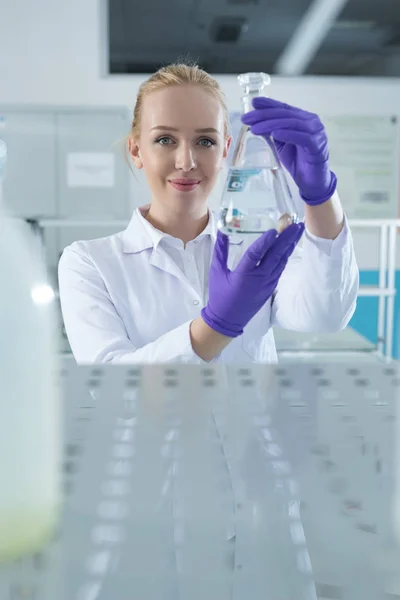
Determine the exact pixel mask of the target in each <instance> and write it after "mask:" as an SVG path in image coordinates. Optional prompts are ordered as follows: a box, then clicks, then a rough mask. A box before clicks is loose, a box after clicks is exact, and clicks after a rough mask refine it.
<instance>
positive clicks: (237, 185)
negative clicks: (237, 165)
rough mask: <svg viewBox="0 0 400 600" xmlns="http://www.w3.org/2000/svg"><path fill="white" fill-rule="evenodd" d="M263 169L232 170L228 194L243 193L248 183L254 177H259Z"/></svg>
mask: <svg viewBox="0 0 400 600" xmlns="http://www.w3.org/2000/svg"><path fill="white" fill-rule="evenodd" d="M260 173H261V169H231V171H230V173H229V179H228V186H227V191H228V192H242V191H243V190H244V189H245V187H246V183H247V181H248V180H249V179H250V178H251V177H253V176H254V175H259V174H260Z"/></svg>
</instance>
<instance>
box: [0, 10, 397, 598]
mask: <svg viewBox="0 0 400 600" xmlns="http://www.w3.org/2000/svg"><path fill="white" fill-rule="evenodd" d="M180 58H183V59H186V58H189V59H191V60H193V61H196V62H197V63H198V64H199V65H200V66H201V67H203V68H204V69H206V70H207V71H208V72H210V73H211V74H212V75H214V76H215V77H216V79H217V80H218V82H219V83H220V84H221V86H222V89H223V91H224V92H225V95H226V98H227V103H228V109H229V116H230V126H231V133H232V135H233V137H234V140H235V139H237V135H238V128H239V124H240V114H241V90H240V87H239V86H238V83H237V75H238V74H239V73H246V72H254V71H260V72H265V73H269V74H270V75H271V85H270V87H269V90H268V92H269V94H270V95H271V96H272V97H273V98H276V99H277V100H280V101H283V102H287V103H289V104H291V105H294V106H298V107H301V108H303V109H305V110H308V111H312V112H315V113H317V114H318V115H319V116H320V118H321V120H322V122H323V123H324V125H325V127H326V130H327V133H328V138H329V144H330V153H331V159H330V163H331V167H332V170H333V171H334V172H335V173H336V174H337V176H338V181H339V187H338V191H339V194H340V197H341V200H342V203H343V206H344V209H345V211H346V214H347V217H348V219H349V223H350V227H351V229H352V233H353V238H354V244H355V252H356V257H357V261H358V265H359V268H360V279H361V286H360V290H359V298H358V304H357V309H356V312H355V314H354V316H353V318H352V319H351V322H350V324H349V326H348V327H347V328H346V329H345V330H344V331H342V332H340V333H337V334H323V335H316V334H299V333H296V332H292V331H284V330H282V329H280V330H278V329H277V330H276V331H275V338H276V343H277V350H278V356H279V362H280V364H279V365H272V366H268V367H264V366H263V365H246V367H245V368H240V366H238V367H235V366H231V365H228V366H226V370H223V369H222V368H221V369H219V368H218V365H216V366H214V365H205V366H204V365H200V366H198V368H196V366H193V365H176V366H174V365H172V366H171V365H166V366H163V365H157V366H155V365H150V366H138V365H136V366H132V365H131V366H129V365H126V366H122V365H119V366H115V365H114V366H111V365H95V366H88V365H87V366H82V367H78V366H76V365H75V364H74V361H73V360H69V359H70V358H71V357H72V355H71V351H70V347H69V344H68V340H67V337H66V334H65V330H64V325H63V321H62V315H61V310H60V305H59V301H58V290H57V288H58V282H57V266H58V261H59V258H60V256H61V254H62V252H63V249H64V248H65V247H66V246H67V245H69V244H71V243H72V242H73V241H74V240H81V239H93V238H97V237H103V236H106V235H111V234H113V233H116V232H118V231H121V230H123V229H124V228H125V227H126V226H127V224H128V222H129V220H130V218H131V215H132V213H133V211H134V209H135V208H136V207H138V206H141V205H144V204H146V203H148V202H149V201H150V196H149V190H148V187H147V185H146V182H145V179H144V175H143V172H142V171H135V170H134V169H132V168H131V167H132V165H130V164H129V162H128V160H127V158H126V153H125V138H126V136H127V135H128V133H129V131H130V126H131V120H132V111H133V107H134V104H135V100H136V95H137V92H138V89H139V86H140V84H141V83H142V82H143V81H144V80H145V79H147V78H148V76H149V75H150V74H151V73H153V72H154V71H155V70H157V69H158V68H159V67H160V66H162V65H165V64H166V63H169V62H173V61H176V60H177V59H180ZM399 123H400V1H397V0H169V1H166V0H146V1H144V2H141V1H140V0H67V1H65V0H35V1H32V0H0V192H1V194H0V205H2V207H3V208H4V207H5V208H6V211H7V213H8V215H9V216H11V217H12V219H11V220H12V221H13V222H14V225H15V228H14V227H11V226H10V225H9V223H8V222H7V226H4V223H5V221H2V220H1V218H2V211H0V257H1V261H2V262H1V269H0V293H1V295H2V296H1V297H2V304H1V306H2V312H1V314H0V330H1V336H0V339H1V341H2V342H3V343H2V345H1V347H0V359H1V360H0V600H55V599H57V600H110V599H112V600H133V598H135V600H136V598H137V599H140V600H161V599H163V600H206V599H208V598H210V600H232V599H233V598H234V599H235V600H245V599H247V598H251V599H252V600H265V599H266V598H268V600H317V598H318V600H382V598H385V599H387V600H389V599H392V600H396V599H397V600H399V598H400V574H399V565H400V525H399V524H400V478H399V474H400V469H399V466H398V465H399V458H400V446H399V441H400V433H399V423H400V419H399V411H400V394H399V389H400V368H399V363H398V359H399V358H400V299H399V294H398V293H397V289H398V288H399V287H400V244H399V239H398V229H399V227H400V215H399V201H400V189H399V171H400V144H399V140H400V125H399ZM233 146H234V144H233V145H232V147H233ZM6 153H7V158H6ZM220 193H221V186H217V188H216V189H215V191H214V192H213V194H212V197H211V198H210V205H211V207H212V208H214V209H218V206H219V202H220ZM28 231H29V232H30V233H29V235H28V233H27V232H28ZM24 239H25V240H26V244H25V242H24ZM28 240H29V244H28ZM35 253H37V254H38V255H40V257H41V259H42V260H41V261H38V260H34V259H33V257H34V254H35ZM31 259H32V260H31ZM39 262H40V265H45V266H46V267H47V272H46V276H45V277H43V276H42V275H43V273H42V271H40V272H39V266H40V265H39ZM45 279H47V283H45ZM38 282H39V283H38ZM48 284H50V285H48ZM316 285H318V282H317V283H316ZM53 293H54V296H55V298H56V300H57V302H56V309H57V316H56V324H57V348H58V351H59V352H58V353H57V352H53V345H52V343H51V342H50V339H52V331H53V328H51V327H50V325H51V322H50V321H51V320H50V319H47V314H46V311H47V309H48V308H49V305H50V304H51V309H52V308H53V302H52V300H53V296H52V294H53ZM49 310H50V309H49ZM49 314H50V313H49ZM53 322H54V321H53ZM388 362H391V363H392V364H390V365H389V364H386V363H388ZM175 367H176V368H175ZM186 367H187V368H186ZM205 367H206V368H205ZM188 400H189V401H188ZM61 430H62V432H61ZM194 465H195V467H194ZM61 513H62V514H61ZM60 514H61V518H59V516H60ZM271 532H272V533H271ZM50 537H51V540H50V541H49V539H50ZM46 544H47V546H46ZM310 557H311V559H310ZM210 586H211V587H210ZM289 588H290V592H289V591H288V590H289ZM210 589H211V590H212V591H211V592H210V591H209V590H210ZM271 590H272V591H271ZM382 590H384V591H385V594H386V595H382V594H381V592H382ZM267 592H268V593H267Z"/></svg>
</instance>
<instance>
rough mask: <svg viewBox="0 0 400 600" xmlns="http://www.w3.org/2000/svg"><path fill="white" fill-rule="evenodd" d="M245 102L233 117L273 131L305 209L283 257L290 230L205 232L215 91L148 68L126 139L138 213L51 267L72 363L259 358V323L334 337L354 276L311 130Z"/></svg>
mask: <svg viewBox="0 0 400 600" xmlns="http://www.w3.org/2000/svg"><path fill="white" fill-rule="evenodd" d="M253 105H254V109H255V110H253V111H251V112H249V113H247V114H246V115H244V116H243V121H244V122H245V123H247V124H249V125H250V126H251V128H252V131H253V133H255V134H259V135H270V134H273V136H274V138H275V140H276V143H277V147H278V151H279V154H280V157H281V160H282V162H283V164H284V166H285V167H286V169H287V170H288V171H289V173H290V174H291V176H292V177H293V179H294V181H295V183H296V185H297V186H298V188H299V192H300V196H301V198H302V199H303V201H304V203H305V223H306V230H305V233H304V235H303V242H302V246H303V247H302V248H299V247H296V250H295V246H296V244H297V242H298V241H299V239H300V237H301V235H302V234H303V230H304V226H303V225H300V224H299V225H291V226H290V227H288V228H287V229H286V230H285V231H284V232H283V233H281V234H280V235H277V232H276V231H274V230H271V231H268V232H266V233H264V234H263V235H262V236H261V237H259V238H258V239H257V240H256V241H255V242H254V243H252V244H251V245H250V242H249V240H248V238H245V239H244V240H243V239H240V240H239V239H237V238H235V237H232V238H228V237H226V236H225V235H223V234H221V233H220V232H217V226H216V219H215V216H214V215H213V213H212V212H211V211H209V209H208V206H207V199H208V197H209V195H210V192H211V190H212V188H213V186H214V184H215V183H216V180H217V177H218V174H219V172H220V170H221V168H222V167H223V164H224V159H225V158H226V156H227V153H228V149H229V145H230V143H231V139H230V137H229V135H228V115H227V108H226V104H225V100H224V97H223V94H222V92H221V90H220V88H219V86H218V84H217V82H216V81H215V80H214V79H213V78H212V77H210V76H209V75H208V74H207V73H205V72H204V71H202V70H201V69H199V68H198V67H195V66H188V65H184V64H177V65H170V66H167V67H164V68H162V69H160V70H159V71H158V72H156V73H155V74H154V75H152V76H151V77H150V78H149V79H148V80H147V81H146V82H145V83H144V84H142V86H141V88H140V90H139V94H138V97H137V102H136V106H135V109H134V118H133V124H132V131H131V134H130V136H129V140H128V149H129V153H130V156H131V158H132V160H133V163H134V165H135V166H136V168H138V169H144V172H145V175H146V178H147V182H148V185H149V187H150V189H151V193H152V200H151V204H150V205H149V206H142V207H140V208H138V209H137V210H136V211H135V212H134V214H133V216H132V219H131V221H130V224H129V226H128V228H127V229H126V230H125V231H122V232H120V233H117V234H116V235H112V236H109V237H106V238H101V239H95V240H91V241H79V242H74V243H73V244H72V245H70V246H69V247H67V248H66V249H65V250H64V252H63V254H62V257H61V259H60V263H59V286H60V298H61V307H62V312H63V317H64V323H65V328H66V332H67V335H68V338H69V342H70V345H71V349H72V352H73V354H74V356H75V358H76V360H77V362H78V363H86V364H87V363H113V364H115V363H131V364H132V363H163V362H194V363H201V362H203V361H207V362H209V361H220V362H236V363H245V362H265V363H272V362H276V360H277V357H276V350H275V343H274V338H273V333H272V329H271V326H272V325H278V326H281V327H285V328H288V329H292V330H295V331H304V332H327V331H328V332H334V331H339V330H341V329H343V328H344V327H345V326H346V325H347V324H348V322H349V320H350V318H351V316H352V314H353V312H354V310H355V306H356V297H357V291H358V270H357V266H356V261H355V257H354V251H353V245H352V239H351V234H350V231H349V228H348V226H347V223H346V218H345V216H344V214H343V210H342V207H341V204H340V200H339V198H338V196H337V194H336V192H335V189H336V177H335V176H334V174H333V173H332V172H331V171H330V170H329V165H328V146H327V139H326V134H325V130H324V128H323V125H322V124H321V122H320V120H319V118H318V117H317V116H316V115H314V114H311V113H308V112H305V111H301V110H299V109H295V108H294V107H291V106H288V105H286V104H282V103H280V102H277V101H273V100H269V99H267V98H258V99H255V100H254V101H253ZM294 250H295V251H294ZM292 253H293V255H292ZM291 255H292V256H291Z"/></svg>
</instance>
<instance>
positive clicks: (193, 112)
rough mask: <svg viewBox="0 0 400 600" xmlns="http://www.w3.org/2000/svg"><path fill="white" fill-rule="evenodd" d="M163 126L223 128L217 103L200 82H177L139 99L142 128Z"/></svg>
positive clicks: (221, 114)
mask: <svg viewBox="0 0 400 600" xmlns="http://www.w3.org/2000/svg"><path fill="white" fill-rule="evenodd" d="M159 125H166V126H169V127H176V128H178V129H181V130H183V129H188V130H189V129H201V128H205V127H214V128H215V129H218V130H219V131H221V132H222V131H223V128H224V111H223V108H222V106H221V103H220V102H219V100H218V99H217V98H214V96H212V94H211V93H210V92H208V91H207V90H205V89H204V88H203V87H202V86H200V85H177V86H171V87H167V88H163V89H160V90H157V91H155V92H151V93H150V94H148V95H146V96H145V97H144V99H143V105H142V130H145V131H146V130H147V131H149V130H150V129H151V128H152V127H156V126H159Z"/></svg>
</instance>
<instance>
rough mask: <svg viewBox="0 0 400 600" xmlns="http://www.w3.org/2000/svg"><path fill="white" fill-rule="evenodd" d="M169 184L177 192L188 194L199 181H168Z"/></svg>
mask: <svg viewBox="0 0 400 600" xmlns="http://www.w3.org/2000/svg"><path fill="white" fill-rule="evenodd" d="M169 183H170V184H171V185H172V186H173V187H174V188H175V189H177V190H179V191H182V192H190V191H191V190H194V189H195V188H196V187H197V186H198V185H199V183H200V180H199V179H169Z"/></svg>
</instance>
